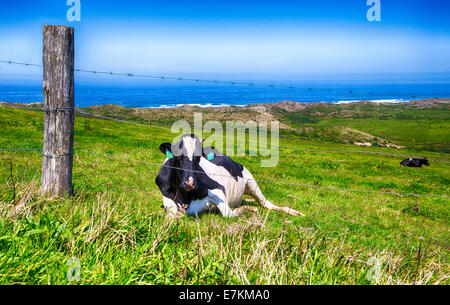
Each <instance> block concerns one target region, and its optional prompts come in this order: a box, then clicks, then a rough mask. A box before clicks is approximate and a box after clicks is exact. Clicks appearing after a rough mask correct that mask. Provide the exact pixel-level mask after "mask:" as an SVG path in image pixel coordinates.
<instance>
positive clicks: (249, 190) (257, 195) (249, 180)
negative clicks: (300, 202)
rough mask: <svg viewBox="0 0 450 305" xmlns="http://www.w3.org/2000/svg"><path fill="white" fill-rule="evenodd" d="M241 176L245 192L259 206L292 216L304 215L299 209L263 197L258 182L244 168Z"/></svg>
mask: <svg viewBox="0 0 450 305" xmlns="http://www.w3.org/2000/svg"><path fill="white" fill-rule="evenodd" d="M242 174H243V178H244V179H246V184H245V194H247V195H249V196H251V197H252V198H254V199H255V200H256V201H257V202H258V203H259V204H260V205H261V206H263V207H264V208H267V209H269V210H275V211H282V212H284V213H286V214H289V215H294V216H305V215H304V214H302V213H300V212H299V211H296V210H294V209H291V208H289V207H279V206H277V205H275V204H273V203H272V202H270V201H269V200H267V199H266V197H264V195H263V193H262V192H261V189H260V188H259V186H258V184H257V183H256V180H255V178H253V175H252V174H251V173H250V172H249V171H248V170H247V169H246V168H244V170H243V172H242Z"/></svg>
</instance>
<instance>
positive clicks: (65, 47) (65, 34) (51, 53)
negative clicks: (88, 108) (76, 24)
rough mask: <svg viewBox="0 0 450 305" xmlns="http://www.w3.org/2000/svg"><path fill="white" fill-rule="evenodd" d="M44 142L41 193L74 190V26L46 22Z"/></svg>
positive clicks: (59, 192) (61, 193)
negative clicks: (54, 24) (47, 23)
mask: <svg viewBox="0 0 450 305" xmlns="http://www.w3.org/2000/svg"><path fill="white" fill-rule="evenodd" d="M43 33H44V41H43V42H44V50H43V58H42V61H43V66H44V75H43V84H42V90H43V94H44V108H45V113H44V144H43V161H42V186H41V192H42V194H44V195H50V196H66V195H70V194H71V192H72V166H73V134H74V112H73V107H74V29H73V28H70V27H66V26H53V25H44V27H43Z"/></svg>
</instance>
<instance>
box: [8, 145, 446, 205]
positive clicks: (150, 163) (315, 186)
mask: <svg viewBox="0 0 450 305" xmlns="http://www.w3.org/2000/svg"><path fill="white" fill-rule="evenodd" d="M14 150H20V151H22V150H28V151H41V150H36V149H23V148H18V149H14V148H6V149H0V151H14ZM75 151H77V152H83V153H87V154H92V155H100V156H105V157H109V158H112V159H121V160H124V161H128V162H135V163H140V164H145V165H155V166H160V167H166V168H170V169H176V170H181V171H185V172H191V173H198V174H206V175H208V176H216V177H226V178H230V179H239V178H241V179H244V180H247V181H255V182H257V183H258V182H262V183H267V184H280V185H291V186H301V187H307V188H316V189H323V190H329V191H342V192H356V193H368V194H386V195H396V196H414V197H434V198H447V199H448V198H450V196H447V195H435V194H415V193H400V192H388V191H371V190H355V189H347V188H345V189H344V188H336V187H328V186H318V185H312V184H306V183H297V182H285V181H268V180H261V179H249V178H243V177H240V176H233V175H231V174H230V175H223V174H218V173H208V172H204V171H198V170H190V169H185V168H181V167H176V166H170V165H167V164H165V163H157V162H150V161H142V160H134V159H131V158H127V157H121V156H117V155H113V154H110V153H103V152H94V151H89V150H85V149H75Z"/></svg>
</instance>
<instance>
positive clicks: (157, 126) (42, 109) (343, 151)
mask: <svg viewBox="0 0 450 305" xmlns="http://www.w3.org/2000/svg"><path fill="white" fill-rule="evenodd" d="M6 107H8V108H13V109H23V110H32V111H45V108H36V107H34V106H33V108H30V107H15V106H6ZM74 109H75V112H78V113H80V114H83V115H87V116H92V117H95V118H98V119H103V120H108V121H116V122H121V123H127V124H132V125H137V126H144V127H150V128H159V129H164V130H169V131H171V130H172V129H171V128H169V127H166V126H159V125H151V124H142V123H136V122H131V121H126V120H122V119H116V118H111V117H106V116H101V115H97V114H93V113H89V112H86V111H82V110H80V109H81V107H78V106H75V108H74ZM252 134H254V133H252ZM279 138H283V139H289V140H295V139H297V138H292V137H287V136H280V137H279ZM248 144H257V143H254V142H250V141H249V142H248ZM273 147H274V148H287V149H292V150H297V151H307V152H319V153H364V154H376V155H386V156H395V157H405V158H423V157H419V156H414V155H405V154H395V153H388V152H377V151H369V150H353V149H340V150H323V149H312V148H300V147H293V146H286V145H273ZM428 161H432V162H438V163H445V164H450V161H445V160H437V159H428Z"/></svg>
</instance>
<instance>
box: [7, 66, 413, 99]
mask: <svg viewBox="0 0 450 305" xmlns="http://www.w3.org/2000/svg"><path fill="white" fill-rule="evenodd" d="M0 63H5V64H10V65H21V66H32V67H40V68H42V67H43V65H41V64H31V63H26V62H17V61H13V60H0ZM74 71H75V72H82V73H89V74H103V75H111V76H126V77H137V78H149V79H158V80H175V81H187V82H196V83H210V84H222V85H237V86H250V87H266V88H284V89H296V90H303V91H327V92H337V93H346V94H359V95H370V96H390V97H396V96H397V97H408V98H417V95H414V94H396V93H379V92H374V91H370V92H361V91H357V90H356V91H355V90H344V89H336V88H314V87H308V86H290V85H278V84H264V83H257V82H245V81H228V80H219V79H203V78H189V77H179V76H164V75H146V74H138V73H121V72H108V71H97V70H86V69H78V68H75V69H74Z"/></svg>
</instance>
